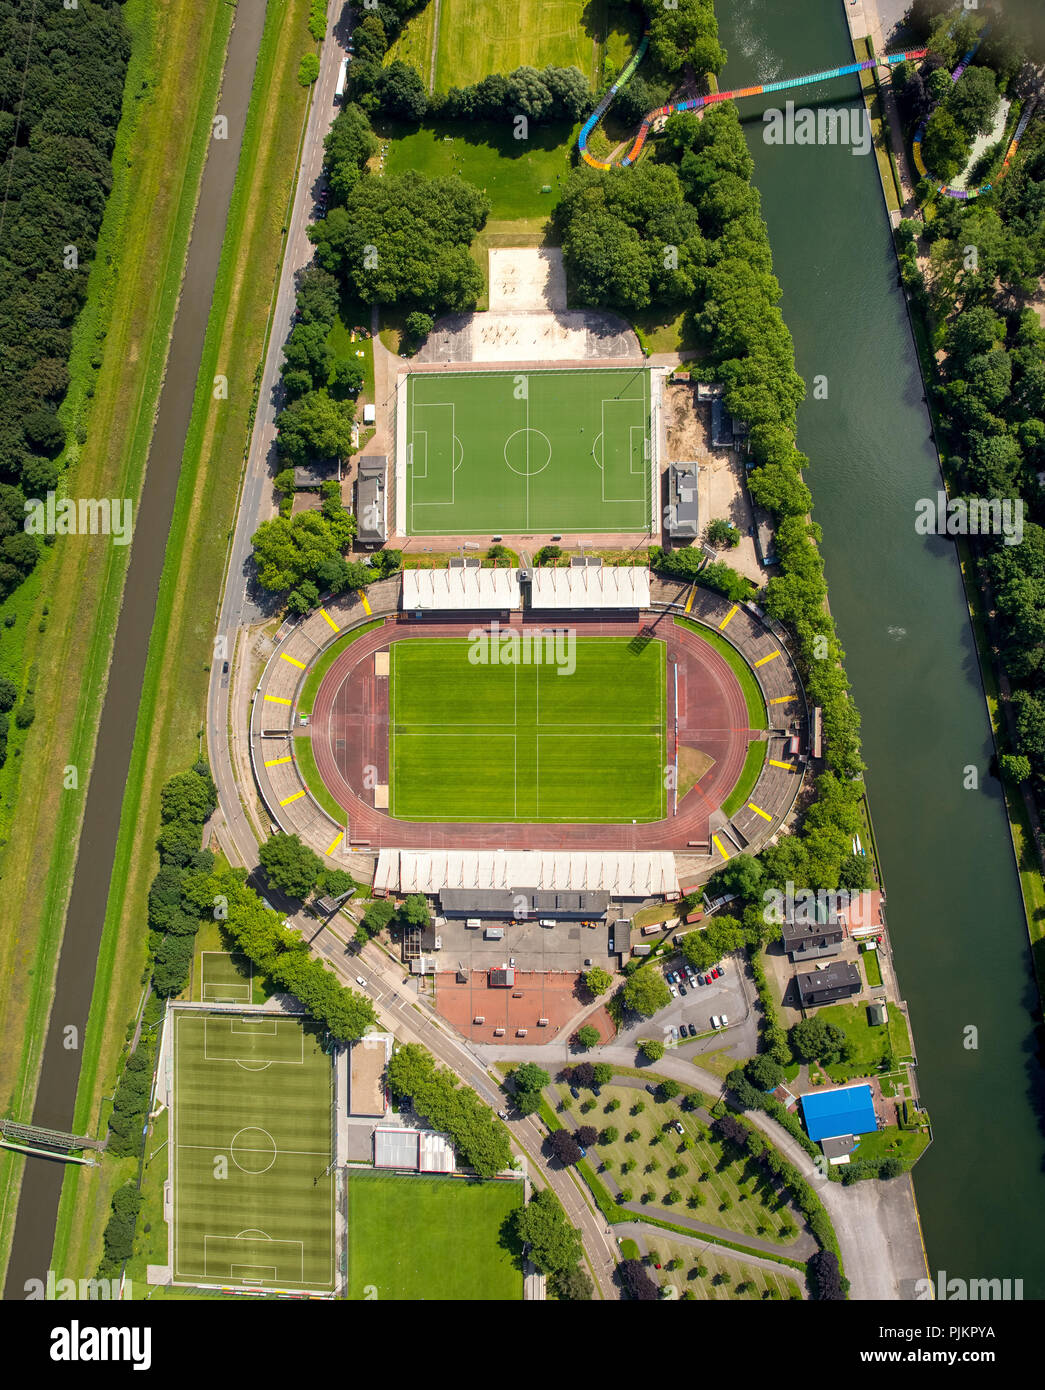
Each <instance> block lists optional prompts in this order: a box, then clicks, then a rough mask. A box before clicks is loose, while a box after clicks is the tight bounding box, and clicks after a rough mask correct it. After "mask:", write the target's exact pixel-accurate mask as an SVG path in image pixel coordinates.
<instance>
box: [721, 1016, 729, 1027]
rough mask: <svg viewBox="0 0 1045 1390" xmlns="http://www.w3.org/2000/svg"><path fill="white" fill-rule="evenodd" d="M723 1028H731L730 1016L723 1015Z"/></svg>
mask: <svg viewBox="0 0 1045 1390" xmlns="http://www.w3.org/2000/svg"><path fill="white" fill-rule="evenodd" d="M722 1027H723V1028H728V1027H729V1018H728V1016H727V1015H726V1014H723V1015H722Z"/></svg>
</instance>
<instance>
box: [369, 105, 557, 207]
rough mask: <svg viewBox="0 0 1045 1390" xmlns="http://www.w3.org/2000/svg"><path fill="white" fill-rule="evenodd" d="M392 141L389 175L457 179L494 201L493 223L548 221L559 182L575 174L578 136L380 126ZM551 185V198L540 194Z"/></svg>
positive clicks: (538, 130)
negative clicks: (523, 135) (521, 137)
mask: <svg viewBox="0 0 1045 1390" xmlns="http://www.w3.org/2000/svg"><path fill="white" fill-rule="evenodd" d="M378 129H379V130H380V133H381V134H382V135H384V136H386V137H387V138H388V139H389V140H390V144H389V149H388V157H387V159H386V161H385V172H386V173H387V174H402V173H405V172H406V171H407V170H409V169H417V170H419V171H420V172H421V173H422V174H425V175H427V176H428V177H429V178H446V177H447V176H449V175H450V174H457V175H459V176H460V177H461V178H462V179H465V180H466V181H467V182H468V183H471V184H474V185H475V187H476V188H481V189H482V190H483V192H484V193H485V194H486V196H487V197H488V198H489V200H490V219H491V220H501V221H513V222H514V221H518V220H519V219H525V218H541V219H545V218H547V217H548V216H549V215H550V214H551V211H552V209H553V208H554V206H555V204H556V203H557V202H558V200H559V193H560V188H559V179H560V178H565V177H566V175H567V174H568V173H569V171H570V151H571V149H572V147H573V135H574V132H573V131H572V130H571V129H570V127H569V126H565V125H561V124H560V125H552V126H534V127H532V128H531V130H530V138H529V139H527V140H516V139H514V137H513V135H512V126H511V123H510V122H507V121H505V122H483V121H479V122H451V123H443V122H435V123H433V124H431V125H427V124H426V125H424V126H421V127H420V128H417V127H413V126H406V127H404V126H400V125H395V124H392V123H391V122H388V123H385V122H380V121H379V122H378ZM546 185H547V186H549V187H550V189H551V192H550V193H543V192H542V191H541V190H542V189H543V188H544V187H545V186H546Z"/></svg>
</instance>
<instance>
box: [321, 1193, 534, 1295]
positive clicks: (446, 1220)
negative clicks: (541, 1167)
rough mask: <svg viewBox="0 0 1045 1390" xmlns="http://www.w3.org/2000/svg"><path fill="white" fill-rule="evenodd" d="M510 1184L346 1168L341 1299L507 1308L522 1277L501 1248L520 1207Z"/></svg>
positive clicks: (519, 1196)
mask: <svg viewBox="0 0 1045 1390" xmlns="http://www.w3.org/2000/svg"><path fill="white" fill-rule="evenodd" d="M522 1201H523V1185H522V1183H521V1182H517V1181H507V1180H505V1181H496V1182H469V1181H466V1180H464V1179H462V1178H447V1177H401V1176H397V1175H393V1174H386V1173H367V1172H363V1171H356V1170H353V1171H352V1172H351V1173H350V1175H349V1179H348V1297H349V1298H355V1299H366V1298H372V1297H375V1292H374V1291H376V1297H377V1298H379V1299H381V1300H389V1299H390V1300H393V1301H400V1302H410V1303H420V1302H425V1301H443V1300H450V1299H452V1300H457V1301H463V1302H481V1301H490V1302H494V1301H496V1302H514V1301H516V1300H518V1299H521V1298H522V1291H523V1287H522V1271H521V1269H520V1268H519V1266H518V1264H517V1263H516V1260H515V1258H514V1257H513V1255H512V1253H511V1251H510V1250H509V1248H508V1246H507V1244H506V1243H505V1240H504V1236H503V1233H502V1227H503V1226H504V1223H505V1220H506V1218H507V1217H508V1216H509V1214H510V1213H511V1212H513V1211H515V1210H516V1209H517V1208H518V1207H521V1206H522Z"/></svg>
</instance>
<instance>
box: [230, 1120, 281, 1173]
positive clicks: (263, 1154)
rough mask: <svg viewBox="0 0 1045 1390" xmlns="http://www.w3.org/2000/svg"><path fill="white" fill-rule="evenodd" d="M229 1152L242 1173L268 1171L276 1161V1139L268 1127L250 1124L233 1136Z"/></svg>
mask: <svg viewBox="0 0 1045 1390" xmlns="http://www.w3.org/2000/svg"><path fill="white" fill-rule="evenodd" d="M229 1153H230V1154H231V1156H232V1161H233V1163H234V1164H235V1165H236V1167H237V1168H238V1169H239V1170H240V1172H241V1173H267V1172H268V1170H269V1169H270V1168H271V1167H272V1165H273V1164H274V1163H275V1161H276V1141H275V1140H274V1139H273V1137H272V1135H271V1134H269V1132H268V1130H267V1129H258V1128H257V1127H256V1126H254V1125H248V1126H247V1128H246V1129H241V1130H238V1131H237V1132H236V1133H235V1134H234V1135H233V1136H232V1143H231V1144H230V1145H229Z"/></svg>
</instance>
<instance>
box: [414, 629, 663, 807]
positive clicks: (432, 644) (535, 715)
mask: <svg viewBox="0 0 1045 1390" xmlns="http://www.w3.org/2000/svg"><path fill="white" fill-rule="evenodd" d="M476 645H477V644H475V643H472V642H469V641H458V640H450V639H447V640H440V639H434V640H416V641H410V642H394V643H393V644H392V649H391V653H392V659H391V683H390V691H389V705H390V711H391V714H390V735H389V768H390V776H389V788H390V805H389V809H390V812H391V814H392V815H393V816H396V817H399V818H400V819H403V820H440V821H445V820H448V819H460V820H467V821H522V822H534V821H538V822H543V821H571V822H573V821H579V822H619V821H628V820H638V821H652V820H659V819H661V818H662V817H663V816H664V814H665V800H666V793H665V790H664V765H665V750H664V741H665V724H664V708H665V707H664V671H665V646H664V644H663V642H657V641H653V642H650V643H648V644H647V645H646V646H645V647H644V648H643V649H642V650H641V651H635V650H633V649H632V648H631V646H630V645H629V642H628V639H627V638H621V637H589V638H579V639H577V641H576V643H575V662H576V669H575V671H573V672H572V674H570V673H568V672H569V667H568V665H567V666H560V667H559V668H558V669H556V667H555V666H550V667H549V666H542V665H541V664H538V662H536V661H532V660H531V661H530V662H526V661H525V660H520V661H519V662H518V663H517V664H511V665H507V664H503V658H504V655H506V653H504V652H503V651H502V652H500V653H499V654H500V656H501V660H500V661H499V662H498V663H497V664H496V665H495V664H493V663H492V662H491V661H489V660H488V661H487V662H486V663H485V664H480V663H479V662H477V661H475V660H474V657H475V656H476V651H475V647H476ZM537 650H538V652H540V651H541V649H540V648H538V649H537ZM484 654H485V655H487V656H489V655H490V653H489V652H488V651H487V652H485V653H484ZM520 655H521V656H522V657H525V655H526V654H525V653H524V652H523V653H521V654H520ZM560 670H561V671H563V672H566V673H567V674H562V675H560V674H559V671H560Z"/></svg>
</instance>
